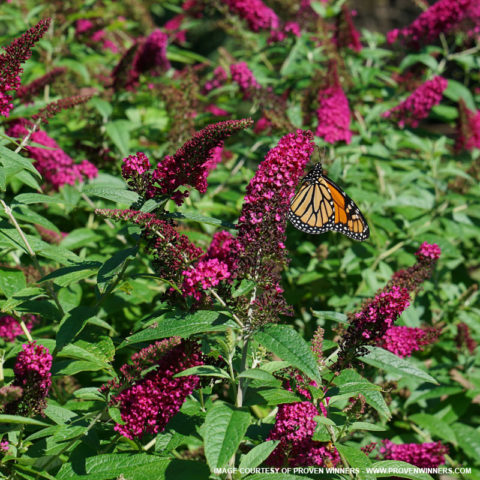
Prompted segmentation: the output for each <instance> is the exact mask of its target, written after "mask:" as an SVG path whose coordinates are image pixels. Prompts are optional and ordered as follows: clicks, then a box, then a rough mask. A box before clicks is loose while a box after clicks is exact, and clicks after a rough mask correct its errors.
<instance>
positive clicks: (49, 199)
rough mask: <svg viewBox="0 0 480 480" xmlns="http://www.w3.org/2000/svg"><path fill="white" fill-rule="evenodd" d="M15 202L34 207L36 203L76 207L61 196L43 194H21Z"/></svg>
mask: <svg viewBox="0 0 480 480" xmlns="http://www.w3.org/2000/svg"><path fill="white" fill-rule="evenodd" d="M15 201H16V202H18V203H24V204H25V205H32V204H35V203H46V204H53V205H60V206H64V205H68V206H70V207H74V206H75V205H72V204H68V203H66V202H65V199H64V198H63V197H62V196H61V195H58V194H56V195H44V194H43V193H21V194H20V195H17V196H16V197H15Z"/></svg>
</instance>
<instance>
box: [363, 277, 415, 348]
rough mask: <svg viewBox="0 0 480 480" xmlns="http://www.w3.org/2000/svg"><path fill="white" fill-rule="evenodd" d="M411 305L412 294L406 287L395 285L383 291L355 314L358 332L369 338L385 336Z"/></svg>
mask: <svg viewBox="0 0 480 480" xmlns="http://www.w3.org/2000/svg"><path fill="white" fill-rule="evenodd" d="M409 305H410V296H409V294H408V290H407V289H406V288H399V287H397V286H393V287H392V288H391V289H390V290H389V291H386V292H381V293H380V294H378V295H377V296H376V297H375V298H374V299H373V301H372V302H370V303H368V304H367V305H365V307H364V308H363V309H362V310H361V311H360V312H357V313H356V314H355V326H356V328H357V332H358V334H359V335H361V336H362V337H364V338H366V339H367V340H370V339H372V340H377V339H379V338H380V337H383V335H385V332H386V330H387V329H388V328H390V327H392V326H393V324H394V323H395V321H396V320H397V319H398V317H400V315H401V314H402V313H403V312H404V311H405V310H406V308H407V307H408V306H409Z"/></svg>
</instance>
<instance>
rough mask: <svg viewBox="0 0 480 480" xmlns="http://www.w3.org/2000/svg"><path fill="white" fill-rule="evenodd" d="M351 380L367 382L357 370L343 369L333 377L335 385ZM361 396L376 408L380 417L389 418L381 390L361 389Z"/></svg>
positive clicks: (388, 411) (350, 381) (347, 382)
mask: <svg viewBox="0 0 480 480" xmlns="http://www.w3.org/2000/svg"><path fill="white" fill-rule="evenodd" d="M352 382H357V383H362V382H368V380H366V379H364V378H363V377H362V376H361V375H360V374H359V373H358V372H356V371H355V370H351V369H347V370H343V371H342V373H341V374H340V375H339V376H338V377H336V378H335V384H336V385H337V386H340V385H343V384H349V383H352ZM363 396H364V397H365V400H366V402H367V403H368V404H369V405H371V406H372V407H373V408H374V409H375V410H377V412H378V413H379V414H380V415H382V417H384V418H387V419H388V418H390V416H391V414H390V410H389V409H388V406H387V404H386V403H385V400H384V399H383V396H382V394H381V392H377V391H372V390H368V389H366V390H364V391H363Z"/></svg>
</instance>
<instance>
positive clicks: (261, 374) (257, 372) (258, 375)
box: [238, 368, 281, 386]
mask: <svg viewBox="0 0 480 480" xmlns="http://www.w3.org/2000/svg"><path fill="white" fill-rule="evenodd" d="M238 378H249V379H251V380H258V381H260V382H262V385H264V386H279V384H281V381H280V380H279V379H278V378H275V377H274V376H273V375H272V374H271V373H268V372H266V371H265V370H261V369H260V368H252V369H249V370H245V371H244V372H241V373H240V375H238Z"/></svg>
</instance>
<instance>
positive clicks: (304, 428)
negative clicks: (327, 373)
mask: <svg viewBox="0 0 480 480" xmlns="http://www.w3.org/2000/svg"><path fill="white" fill-rule="evenodd" d="M319 415H320V413H319V411H318V410H317V408H316V407H315V405H313V404H312V403H310V402H297V403H287V404H282V405H280V406H279V407H278V413H277V415H276V417H275V426H274V427H273V429H272V430H271V431H270V434H269V436H268V438H267V441H268V440H279V441H280V443H279V444H278V445H277V447H276V448H275V450H274V451H273V452H272V453H271V454H270V456H269V457H268V459H267V464H268V465H271V466H274V467H283V466H285V465H288V466H289V467H300V466H311V465H317V466H320V467H335V466H336V465H337V464H338V463H339V462H340V455H339V453H338V451H337V449H336V448H335V447H333V446H332V447H330V446H329V445H328V444H327V443H325V442H317V441H314V440H312V436H313V434H314V432H315V428H316V426H317V421H316V420H315V417H317V416H319Z"/></svg>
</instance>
